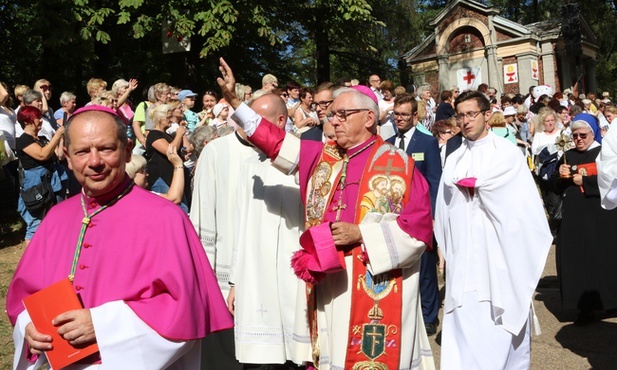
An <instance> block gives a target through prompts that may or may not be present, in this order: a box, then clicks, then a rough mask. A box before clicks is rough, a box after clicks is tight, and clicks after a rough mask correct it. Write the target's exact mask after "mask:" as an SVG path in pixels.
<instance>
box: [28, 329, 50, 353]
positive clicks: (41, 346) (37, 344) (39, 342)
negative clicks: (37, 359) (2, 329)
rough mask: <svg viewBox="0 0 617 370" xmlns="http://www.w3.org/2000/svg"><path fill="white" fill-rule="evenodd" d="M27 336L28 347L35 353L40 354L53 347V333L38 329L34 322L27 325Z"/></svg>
mask: <svg viewBox="0 0 617 370" xmlns="http://www.w3.org/2000/svg"><path fill="white" fill-rule="evenodd" d="M25 338H26V343H27V344H28V349H29V350H30V353H32V354H33V355H40V354H41V353H43V351H49V350H50V349H52V345H51V335H47V334H43V333H41V332H39V331H37V330H36V329H35V328H34V325H33V324H32V323H29V324H28V325H26V332H25Z"/></svg>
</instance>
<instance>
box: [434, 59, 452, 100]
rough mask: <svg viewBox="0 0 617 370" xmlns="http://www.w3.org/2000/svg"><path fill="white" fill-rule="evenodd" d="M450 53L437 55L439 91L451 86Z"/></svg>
mask: <svg viewBox="0 0 617 370" xmlns="http://www.w3.org/2000/svg"><path fill="white" fill-rule="evenodd" d="M449 60H450V55H449V54H444V55H438V56H437V61H438V63H439V91H438V93H441V91H443V90H447V89H449V88H450V87H452V85H453V83H451V82H450V62H449Z"/></svg>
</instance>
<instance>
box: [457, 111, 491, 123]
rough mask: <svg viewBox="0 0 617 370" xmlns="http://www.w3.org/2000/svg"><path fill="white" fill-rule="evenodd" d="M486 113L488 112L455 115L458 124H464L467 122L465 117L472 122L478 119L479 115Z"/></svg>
mask: <svg viewBox="0 0 617 370" xmlns="http://www.w3.org/2000/svg"><path fill="white" fill-rule="evenodd" d="M484 112H486V110H478V111H469V112H467V113H459V114H456V115H454V117H455V118H456V120H457V121H458V122H463V121H464V120H465V117H467V119H468V120H470V121H471V120H474V119H476V117H477V116H478V114H480V113H484Z"/></svg>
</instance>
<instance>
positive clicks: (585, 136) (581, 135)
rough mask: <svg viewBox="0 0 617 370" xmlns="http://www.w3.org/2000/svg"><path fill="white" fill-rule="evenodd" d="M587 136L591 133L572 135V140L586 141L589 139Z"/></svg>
mask: <svg viewBox="0 0 617 370" xmlns="http://www.w3.org/2000/svg"><path fill="white" fill-rule="evenodd" d="M587 135H589V133H586V134H579V133H574V134H572V139H573V140H577V139H578V138H579V137H580V138H581V139H583V140H585V139H587Z"/></svg>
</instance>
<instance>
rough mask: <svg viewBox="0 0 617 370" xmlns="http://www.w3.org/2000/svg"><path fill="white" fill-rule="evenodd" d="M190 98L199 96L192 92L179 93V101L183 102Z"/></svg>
mask: <svg viewBox="0 0 617 370" xmlns="http://www.w3.org/2000/svg"><path fill="white" fill-rule="evenodd" d="M189 96H197V94H195V93H194V92H192V91H191V90H180V92H179V93H178V100H180V101H183V100H184V99H185V98H188V97H189Z"/></svg>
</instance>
